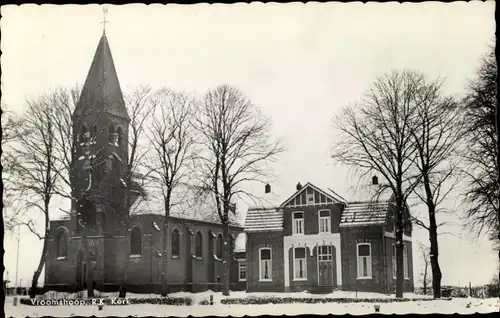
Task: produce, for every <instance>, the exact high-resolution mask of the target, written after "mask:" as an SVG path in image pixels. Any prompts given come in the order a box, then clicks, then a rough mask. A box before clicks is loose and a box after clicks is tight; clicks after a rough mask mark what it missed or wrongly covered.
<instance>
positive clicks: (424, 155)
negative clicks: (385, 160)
mask: <svg viewBox="0 0 500 318" xmlns="http://www.w3.org/2000/svg"><path fill="white" fill-rule="evenodd" d="M416 80H417V81H418V83H416V85H415V88H416V91H415V95H414V98H415V106H416V116H415V117H414V121H413V123H412V125H411V126H410V131H411V134H412V136H413V138H414V146H415V148H414V149H415V153H416V157H417V159H416V160H415V167H416V168H417V170H418V171H419V173H420V176H421V184H420V185H419V187H417V188H416V189H415V190H416V191H415V194H416V196H417V197H418V198H419V200H420V201H421V202H422V203H424V204H425V205H426V206H427V211H428V221H429V222H428V224H425V223H424V222H422V221H421V220H418V219H416V218H413V220H414V221H415V222H416V223H417V224H418V225H420V226H421V227H423V228H424V229H426V230H427V231H428V234H429V241H430V261H431V267H432V287H433V292H434V298H440V297H441V277H442V273H441V269H440V267H439V245H438V227H439V226H440V225H442V224H438V223H437V221H436V213H437V212H438V210H439V206H440V205H441V203H442V202H443V200H445V199H446V198H447V196H448V195H449V194H450V193H451V191H452V190H453V189H454V188H455V185H457V184H458V182H459V181H460V177H459V174H458V165H459V163H460V161H459V160H458V159H459V158H460V156H459V152H458V150H459V149H460V147H459V146H460V142H461V140H462V137H463V135H464V134H463V133H464V132H465V130H464V129H463V127H464V126H463V125H462V123H463V116H462V109H461V108H460V107H459V106H458V103H457V102H456V101H455V99H454V98H452V97H443V95H442V93H441V87H442V83H443V82H442V81H441V80H436V81H432V82H427V83H426V81H425V79H424V76H423V75H417V78H416Z"/></svg>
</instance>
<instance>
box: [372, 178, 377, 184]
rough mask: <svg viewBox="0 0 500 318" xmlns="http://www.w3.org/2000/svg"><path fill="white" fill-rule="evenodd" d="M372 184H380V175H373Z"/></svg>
mask: <svg viewBox="0 0 500 318" xmlns="http://www.w3.org/2000/svg"><path fill="white" fill-rule="evenodd" d="M372 185H378V177H377V176H373V177H372Z"/></svg>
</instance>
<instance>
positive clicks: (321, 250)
mask: <svg viewBox="0 0 500 318" xmlns="http://www.w3.org/2000/svg"><path fill="white" fill-rule="evenodd" d="M332 257H333V249H332V246H331V245H323V246H318V261H331V260H332Z"/></svg>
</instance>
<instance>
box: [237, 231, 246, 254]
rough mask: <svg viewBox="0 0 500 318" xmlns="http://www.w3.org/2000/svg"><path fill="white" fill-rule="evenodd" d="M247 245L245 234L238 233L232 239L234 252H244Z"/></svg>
mask: <svg viewBox="0 0 500 318" xmlns="http://www.w3.org/2000/svg"><path fill="white" fill-rule="evenodd" d="M246 247H247V234H246V233H239V234H238V236H236V240H235V241H234V253H241V252H246Z"/></svg>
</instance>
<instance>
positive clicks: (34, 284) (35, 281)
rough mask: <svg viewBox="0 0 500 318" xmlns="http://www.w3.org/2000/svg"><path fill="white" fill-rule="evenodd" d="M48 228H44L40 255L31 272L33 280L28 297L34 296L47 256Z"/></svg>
mask: <svg viewBox="0 0 500 318" xmlns="http://www.w3.org/2000/svg"><path fill="white" fill-rule="evenodd" d="M48 234H49V233H48V230H47V229H46V230H45V239H44V240H43V248H42V256H41V257H40V261H39V263H38V267H37V268H36V270H35V273H34V274H33V280H32V281H31V290H30V298H35V296H36V290H37V285H38V279H39V278H40V275H41V273H42V269H43V267H44V265H45V260H46V258H47V250H48V240H47V238H48Z"/></svg>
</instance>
